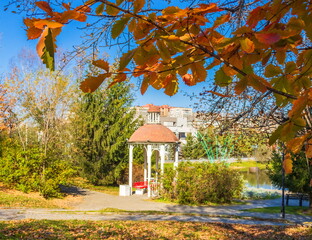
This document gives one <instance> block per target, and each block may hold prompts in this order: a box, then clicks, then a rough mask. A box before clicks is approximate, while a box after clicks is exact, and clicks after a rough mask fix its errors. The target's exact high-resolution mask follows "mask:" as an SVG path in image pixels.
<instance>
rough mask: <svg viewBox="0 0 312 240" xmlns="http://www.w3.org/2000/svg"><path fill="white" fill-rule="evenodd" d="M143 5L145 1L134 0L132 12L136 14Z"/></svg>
mask: <svg viewBox="0 0 312 240" xmlns="http://www.w3.org/2000/svg"><path fill="white" fill-rule="evenodd" d="M144 5H145V0H134V2H133V12H134V13H138V12H139V11H140V10H141V9H142V8H143V7H144Z"/></svg>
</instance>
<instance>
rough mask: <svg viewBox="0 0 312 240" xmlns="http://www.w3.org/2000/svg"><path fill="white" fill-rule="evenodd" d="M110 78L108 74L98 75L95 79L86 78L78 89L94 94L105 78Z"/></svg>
mask: <svg viewBox="0 0 312 240" xmlns="http://www.w3.org/2000/svg"><path fill="white" fill-rule="evenodd" d="M110 76H111V74H110V73H104V74H100V75H98V76H96V77H93V76H91V77H88V78H86V79H85V80H84V81H82V82H81V84H80V89H81V90H82V91H83V92H85V93H91V92H94V91H95V90H96V89H98V87H99V86H100V85H101V84H102V83H103V81H104V80H105V79H106V78H109V77H110Z"/></svg>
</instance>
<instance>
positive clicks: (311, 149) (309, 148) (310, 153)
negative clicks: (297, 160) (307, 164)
mask: <svg viewBox="0 0 312 240" xmlns="http://www.w3.org/2000/svg"><path fill="white" fill-rule="evenodd" d="M305 154H306V156H307V158H312V139H310V140H309V141H308V143H307V145H306V148H305Z"/></svg>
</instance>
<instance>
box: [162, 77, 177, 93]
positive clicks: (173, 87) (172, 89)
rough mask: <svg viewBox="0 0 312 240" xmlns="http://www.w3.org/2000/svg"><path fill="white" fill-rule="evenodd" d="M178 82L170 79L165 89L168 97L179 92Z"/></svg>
mask: <svg viewBox="0 0 312 240" xmlns="http://www.w3.org/2000/svg"><path fill="white" fill-rule="evenodd" d="M178 86H179V84H178V81H177V80H176V79H173V80H172V79H170V80H169V82H168V83H167V84H166V87H165V94H167V95H168V96H173V95H174V94H176V93H177V91H178V89H179V88H178Z"/></svg>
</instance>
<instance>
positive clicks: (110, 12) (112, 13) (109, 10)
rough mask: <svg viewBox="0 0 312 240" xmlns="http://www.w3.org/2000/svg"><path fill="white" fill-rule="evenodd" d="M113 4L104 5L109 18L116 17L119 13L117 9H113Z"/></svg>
mask: <svg viewBox="0 0 312 240" xmlns="http://www.w3.org/2000/svg"><path fill="white" fill-rule="evenodd" d="M114 5H115V4H113V3H111V2H110V5H108V4H107V5H106V13H107V14H108V15H110V16H116V15H117V14H118V13H119V11H120V10H119V9H117V8H116V7H114Z"/></svg>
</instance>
